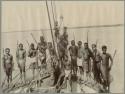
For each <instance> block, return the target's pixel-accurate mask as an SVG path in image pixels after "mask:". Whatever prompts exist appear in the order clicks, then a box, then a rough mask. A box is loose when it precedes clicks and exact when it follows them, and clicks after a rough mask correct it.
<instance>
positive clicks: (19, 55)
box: [16, 43, 26, 83]
mask: <svg viewBox="0 0 125 94" xmlns="http://www.w3.org/2000/svg"><path fill="white" fill-rule="evenodd" d="M16 59H17V64H18V67H19V70H20V78H21V81H22V82H24V83H25V79H26V73H25V65H26V50H25V49H24V48H23V44H22V43H20V44H19V47H18V48H17V52H16Z"/></svg>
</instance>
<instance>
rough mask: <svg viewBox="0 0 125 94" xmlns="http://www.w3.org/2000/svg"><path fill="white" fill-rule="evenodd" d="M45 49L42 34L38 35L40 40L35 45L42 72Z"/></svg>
mask: <svg viewBox="0 0 125 94" xmlns="http://www.w3.org/2000/svg"><path fill="white" fill-rule="evenodd" d="M46 49H47V42H46V41H45V40H44V37H43V36H40V42H39V43H38V46H37V51H38V66H39V67H40V69H43V72H44V71H45V70H46V67H47V64H46Z"/></svg>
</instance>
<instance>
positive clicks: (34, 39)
mask: <svg viewBox="0 0 125 94" xmlns="http://www.w3.org/2000/svg"><path fill="white" fill-rule="evenodd" d="M30 34H31V36H32V38H33V40H34V41H35V43H36V44H37V41H36V39H35V37H34V36H33V34H32V33H30Z"/></svg>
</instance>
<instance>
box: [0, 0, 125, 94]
mask: <svg viewBox="0 0 125 94" xmlns="http://www.w3.org/2000/svg"><path fill="white" fill-rule="evenodd" d="M4 1H5V2H7V1H9V2H10V1H12V2H13V1H16V2H18V1H35V2H36V1H46V0H0V50H2V46H1V43H2V41H1V40H2V38H1V35H2V34H1V32H2V2H4ZM48 1H51V0H48ZM53 1H65V2H66V1H78V2H79V1H83V2H84V1H88V2H94V1H99V2H101V1H107V2H109V1H114V2H116V1H123V3H124V16H125V0H53ZM124 22H125V19H124ZM124 27H125V24H124ZM124 32H125V28H124ZM124 48H125V33H124ZM1 52H2V51H1ZM1 56H2V54H0V57H1ZM124 56H125V50H124ZM124 79H125V59H124ZM124 93H125V80H124V92H123V94H124ZM0 94H6V93H3V92H2V88H1V60H0ZM16 94H21V93H16ZM24 94H60V93H24ZM63 94H76V93H63ZM78 94H83V93H78ZM85 94H93V93H85ZM94 94H95V93H94ZM99 94H105V93H99ZM109 94H122V93H109Z"/></svg>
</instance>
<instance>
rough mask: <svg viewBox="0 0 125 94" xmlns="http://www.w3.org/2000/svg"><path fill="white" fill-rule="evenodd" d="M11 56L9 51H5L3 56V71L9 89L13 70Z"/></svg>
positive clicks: (7, 49)
mask: <svg viewBox="0 0 125 94" xmlns="http://www.w3.org/2000/svg"><path fill="white" fill-rule="evenodd" d="M13 65H14V64H13V56H12V55H11V54H10V49H9V48H6V49H5V54H4V56H3V69H4V72H5V73H6V77H7V84H8V87H9V83H10V82H11V81H12V69H13Z"/></svg>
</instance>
